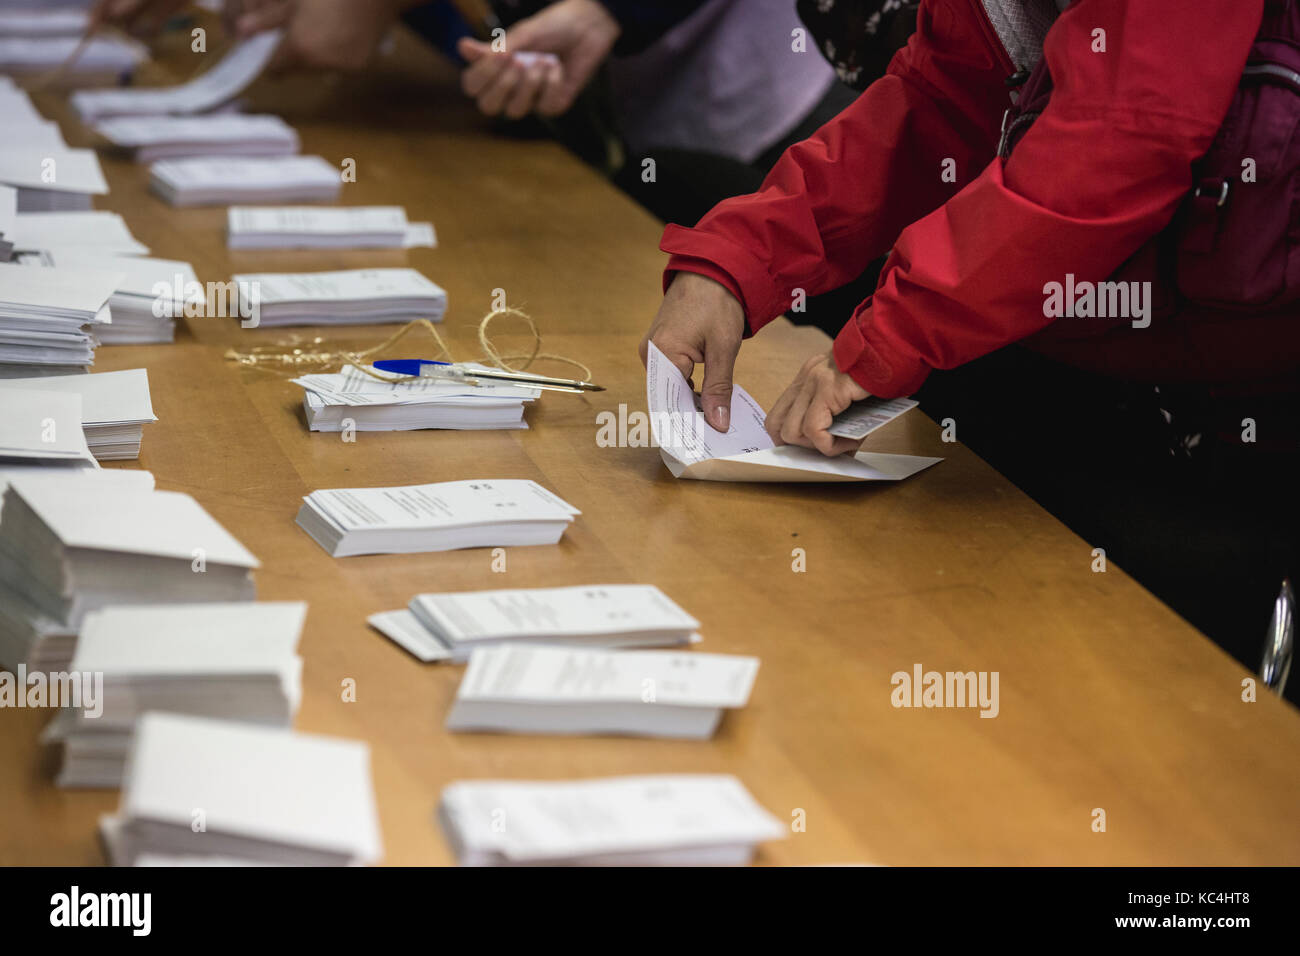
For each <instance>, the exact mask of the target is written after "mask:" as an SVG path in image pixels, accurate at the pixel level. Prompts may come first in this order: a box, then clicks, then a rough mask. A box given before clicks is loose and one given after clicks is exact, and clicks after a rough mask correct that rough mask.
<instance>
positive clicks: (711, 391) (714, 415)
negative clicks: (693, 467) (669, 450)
mask: <svg viewBox="0 0 1300 956" xmlns="http://www.w3.org/2000/svg"><path fill="white" fill-rule="evenodd" d="M744 335H745V310H744V309H743V308H742V307H741V304H740V302H739V301H737V300H736V297H735V296H734V295H732V294H731V293H730V292H729V291H727V289H726V287H724V286H722V285H721V284H719V283H717V282H714V281H713V280H712V279H707V278H705V277H704V276H701V275H696V274H695V273H693V272H679V273H677V275H676V277H675V278H674V279H673V283H672V285H670V286H669V287H668V291H667V292H666V293H664V301H663V304H662V305H660V306H659V314H658V315H656V316H655V320H654V322H653V323H651V325H650V331H649V332H647V333H646V335H645V338H643V339H642V340H641V363H642V364H643V365H644V364H645V360H646V352H647V348H646V346H647V343H649V342H654V344H655V346H656V347H657V348H658V349H659V351H661V352H663V353H664V355H665V356H666V357H667V359H668V361H670V362H672V363H673V364H674V365H676V366H677V368H678V369H680V370H681V373H682V374H683V375H685V376H686V377H687V378H688V379H689V378H690V377H691V374H692V373H693V372H694V370H695V366H696V364H697V363H701V362H702V363H703V364H704V381H703V384H702V385H701V386H700V404H701V407H702V408H703V409H704V420H705V421H707V422H708V423H709V424H710V425H712V426H713V428H714V429H715V430H717V431H720V432H725V431H726V430H727V429H728V428H730V427H731V377H732V374H733V373H734V372H735V369H736V356H737V355H738V354H740V343H741V340H742V339H743V338H744Z"/></svg>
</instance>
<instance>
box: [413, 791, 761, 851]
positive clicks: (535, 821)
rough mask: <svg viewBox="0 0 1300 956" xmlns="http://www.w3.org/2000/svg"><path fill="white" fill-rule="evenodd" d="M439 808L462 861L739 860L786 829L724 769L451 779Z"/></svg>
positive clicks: (439, 812) (452, 843) (442, 819)
mask: <svg viewBox="0 0 1300 956" xmlns="http://www.w3.org/2000/svg"><path fill="white" fill-rule="evenodd" d="M438 817H439V820H440V821H441V822H442V826H443V830H444V832H445V833H446V835H447V840H448V842H450V843H451V845H452V848H453V850H454V851H455V853H456V857H457V859H458V860H459V861H460V863H461V865H462V866H529V865H532V866H546V865H551V866H554V865H577V866H743V865H744V864H746V863H749V862H750V861H751V860H752V859H753V856H754V851H755V850H756V849H757V846H758V844H759V843H763V842H765V841H767V840H779V839H782V838H783V837H784V836H785V828H784V827H783V826H782V825H781V822H780V821H779V820H777V819H776V817H774V816H772V814H770V813H768V812H767V811H766V810H765V809H763V807H762V806H760V805H759V803H758V802H757V801H756V800H755V799H754V798H753V796H751V795H750V793H749V791H748V790H746V789H745V785H744V784H742V783H741V782H740V781H739V780H737V779H736V778H735V777H732V776H730V775H727V774H657V775H652V776H644V777H606V778H600V779H594V780H579V781H573V782H570V781H559V782H551V781H545V782H543V781H513V780H482V781H467V782H461V783H453V784H452V785H451V786H449V787H447V788H446V789H445V790H443V792H442V802H441V804H440V805H439V808H438ZM502 821H505V825H504V826H503V825H502Z"/></svg>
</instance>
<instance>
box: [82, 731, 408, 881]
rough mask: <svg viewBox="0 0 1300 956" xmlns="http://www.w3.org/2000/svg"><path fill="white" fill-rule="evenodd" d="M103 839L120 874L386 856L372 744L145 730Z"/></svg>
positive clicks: (287, 734)
mask: <svg viewBox="0 0 1300 956" xmlns="http://www.w3.org/2000/svg"><path fill="white" fill-rule="evenodd" d="M196 814H201V815H202V821H201V822H202V826H197V825H196V822H198V820H197V818H196ZM100 834H101V835H102V836H103V838H104V843H105V846H106V848H107V849H108V856H109V859H110V861H111V862H112V863H113V864H114V865H115V866H130V865H131V864H133V863H134V862H135V861H136V860H137V858H138V857H140V856H142V855H150V856H152V855H162V856H188V857H196V856H197V857H224V858H229V859H233V860H240V861H245V862H251V863H281V864H288V865H293V866H313V865H317V866H342V865H349V864H351V865H362V864H368V863H376V862H378V861H379V859H380V858H381V857H382V856H383V846H382V842H381V840H380V836H379V816H378V813H377V811H376V809H375V793H374V785H373V783H372V782H371V779H370V748H369V747H368V746H367V745H366V744H364V743H361V742H359V741H352V740H342V739H339V738H336V737H321V736H317V735H315V734H298V733H293V732H291V731H287V730H276V729H270V728H264V727H253V726H250V725H248V724H238V723H232V722H226V721H217V720H205V719H203V718H199V717H186V716H180V715H177V714H162V713H152V714H146V715H145V716H144V717H143V718H142V719H141V720H140V721H139V723H138V725H137V729H136V734H135V738H134V740H133V741H132V744H131V751H130V756H129V757H128V758H127V767H126V775H125V779H124V780H123V784H122V802H121V804H120V806H119V807H118V811H117V814H116V815H115V816H111V817H105V818H103V819H102V820H101V821H100Z"/></svg>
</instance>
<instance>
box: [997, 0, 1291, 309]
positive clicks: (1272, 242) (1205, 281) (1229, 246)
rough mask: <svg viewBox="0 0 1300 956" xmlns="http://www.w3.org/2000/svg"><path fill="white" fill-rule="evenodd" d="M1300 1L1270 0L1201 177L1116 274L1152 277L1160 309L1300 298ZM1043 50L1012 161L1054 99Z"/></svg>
mask: <svg viewBox="0 0 1300 956" xmlns="http://www.w3.org/2000/svg"><path fill="white" fill-rule="evenodd" d="M1298 6H1300V3H1298V0H1270V2H1269V3H1267V4H1266V7H1265V13H1264V21H1263V24H1262V26H1261V28H1260V31H1259V34H1258V36H1257V37H1256V39H1255V44H1254V46H1253V47H1252V48H1251V51H1250V56H1249V58H1248V59H1247V65H1246V68H1245V70H1244V71H1243V73H1242V77H1241V84H1240V86H1239V88H1238V89H1237V93H1236V95H1235V96H1234V97H1233V100H1232V105H1231V106H1230V107H1229V109H1228V113H1227V116H1226V117H1225V119H1224V122H1223V125H1222V126H1221V127H1220V129H1219V133H1218V136H1217V137H1216V138H1215V140H1214V144H1213V145H1212V146H1211V147H1210V150H1209V152H1207V153H1206V154H1205V155H1204V156H1203V157H1202V158H1201V159H1200V160H1199V161H1198V162H1197V163H1196V164H1195V165H1194V167H1193V176H1194V180H1195V183H1196V186H1195V187H1194V188H1193V190H1192V191H1191V192H1190V193H1189V194H1188V195H1187V197H1186V198H1185V199H1184V200H1183V203H1182V205H1181V206H1180V207H1179V209H1178V211H1177V213H1176V214H1175V216H1174V218H1173V220H1172V221H1171V222H1170V224H1169V226H1168V227H1166V228H1165V229H1164V230H1163V231H1162V232H1161V233H1160V234H1159V235H1157V236H1156V237H1154V238H1153V239H1151V240H1150V241H1149V242H1148V243H1147V244H1146V245H1145V246H1143V247H1142V248H1141V249H1139V250H1138V251H1137V252H1136V253H1134V255H1133V256H1132V257H1131V258H1130V259H1129V260H1128V261H1127V262H1125V263H1124V264H1123V265H1122V266H1120V268H1119V270H1118V271H1117V273H1116V276H1115V278H1117V279H1120V280H1125V281H1143V280H1145V281H1150V282H1152V289H1153V293H1154V297H1155V301H1154V303H1153V305H1154V309H1153V312H1154V315H1155V316H1156V317H1160V316H1162V315H1163V316H1169V315H1172V314H1175V313H1178V312H1181V311H1183V310H1185V309H1187V308H1188V307H1189V306H1190V307H1192V308H1193V310H1194V311H1196V312H1198V313H1200V314H1204V313H1205V312H1206V311H1207V310H1208V311H1212V312H1213V311H1221V312H1251V313H1262V312H1276V311H1280V310H1283V309H1284V307H1286V306H1291V305H1293V304H1294V303H1295V302H1296V301H1297V300H1300V9H1298ZM1051 95H1052V77H1051V74H1050V73H1049V72H1048V69H1047V59H1046V57H1044V58H1042V59H1041V60H1040V61H1039V63H1038V66H1037V67H1036V68H1035V69H1034V71H1033V72H1032V73H1031V74H1030V76H1029V79H1028V80H1027V81H1026V82H1025V84H1024V86H1023V87H1022V88H1021V93H1020V97H1019V99H1018V100H1017V103H1016V105H1015V106H1014V107H1013V108H1012V109H1011V110H1010V111H1009V113H1008V115H1007V117H1006V121H1005V123H1004V126H1003V129H1004V133H1003V137H1002V143H1001V145H1000V146H999V155H1000V156H1001V157H1002V158H1003V160H1005V159H1006V158H1007V157H1008V156H1009V155H1010V154H1011V151H1012V150H1013V149H1014V148H1015V146H1016V143H1018V142H1019V141H1020V139H1021V138H1022V137H1023V136H1024V134H1025V132H1026V131H1027V130H1028V129H1029V127H1030V126H1031V125H1032V124H1033V122H1034V120H1035V119H1036V118H1037V117H1038V116H1039V114H1041V113H1042V112H1043V110H1044V109H1045V108H1046V107H1047V104H1048V102H1049V101H1050V99H1051Z"/></svg>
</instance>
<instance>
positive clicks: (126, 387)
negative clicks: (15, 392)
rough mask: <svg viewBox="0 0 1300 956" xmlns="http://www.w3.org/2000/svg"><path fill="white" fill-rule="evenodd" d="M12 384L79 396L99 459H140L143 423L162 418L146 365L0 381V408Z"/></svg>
mask: <svg viewBox="0 0 1300 956" xmlns="http://www.w3.org/2000/svg"><path fill="white" fill-rule="evenodd" d="M11 388H12V389H23V390H27V391H28V392H29V393H34V394H39V393H42V392H44V393H49V394H50V395H51V396H55V395H59V396H64V395H69V394H70V395H74V396H79V398H80V405H81V411H80V416H81V427H82V430H83V431H84V432H85V442H86V444H87V445H88V446H89V448H90V452H91V454H93V455H94V456H95V458H96V459H97V460H99V461H123V460H126V459H130V458H139V457H140V440H141V438H142V437H143V435H144V426H145V425H146V424H147V423H149V422H156V421H157V420H158V416H156V415H155V414H154V413H153V403H152V402H151V400H150V398H149V373H148V372H147V371H146V370H145V369H142V368H133V369H126V370H125V371H121V372H100V373H98V374H96V375H56V376H46V377H44V378H34V379H5V380H0V408H3V407H4V405H5V400H6V398H7V395H6V393H7V392H8V391H9V390H10V389H11ZM0 428H3V426H2V425H0Z"/></svg>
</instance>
